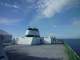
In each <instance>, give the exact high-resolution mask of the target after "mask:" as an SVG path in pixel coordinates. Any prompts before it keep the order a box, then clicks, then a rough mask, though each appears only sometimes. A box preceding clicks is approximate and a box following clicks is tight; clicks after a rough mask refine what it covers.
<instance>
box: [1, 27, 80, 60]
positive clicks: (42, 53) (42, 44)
mask: <svg viewBox="0 0 80 60" xmlns="http://www.w3.org/2000/svg"><path fill="white" fill-rule="evenodd" d="M4 50H5V52H6V53H5V54H6V57H8V60H80V57H79V56H78V55H77V53H76V52H75V51H74V50H73V49H72V48H71V47H70V46H69V45H68V44H67V43H66V42H65V41H63V40H57V39H56V38H55V37H53V36H50V37H49V36H48V37H41V36H40V32H39V29H37V28H28V29H27V30H26V33H25V36H23V37H19V38H17V39H16V43H15V45H10V46H6V47H5V48H4ZM1 52H4V51H3V50H2V48H0V54H1ZM0 56H1V55H0ZM3 56H5V55H2V56H1V57H0V58H1V59H2V58H4V57H3ZM1 59H0V60H1ZM5 60H7V59H5Z"/></svg>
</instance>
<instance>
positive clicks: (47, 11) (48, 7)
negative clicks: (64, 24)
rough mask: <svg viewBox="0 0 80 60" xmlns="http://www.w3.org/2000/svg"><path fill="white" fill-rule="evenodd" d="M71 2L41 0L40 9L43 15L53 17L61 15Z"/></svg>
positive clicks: (64, 0) (67, 0) (65, 0)
mask: <svg viewBox="0 0 80 60" xmlns="http://www.w3.org/2000/svg"><path fill="white" fill-rule="evenodd" d="M69 2H70V0H41V1H40V2H39V3H38V7H39V10H40V11H41V13H42V15H44V16H46V17H51V16H54V15H55V14H56V13H59V12H60V11H61V10H62V9H63V8H64V7H65V6H66V5H67V4H69Z"/></svg>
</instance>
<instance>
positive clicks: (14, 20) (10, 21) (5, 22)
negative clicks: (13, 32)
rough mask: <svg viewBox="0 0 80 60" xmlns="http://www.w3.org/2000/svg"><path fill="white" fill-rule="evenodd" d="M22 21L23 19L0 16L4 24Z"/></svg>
mask: <svg viewBox="0 0 80 60" xmlns="http://www.w3.org/2000/svg"><path fill="white" fill-rule="evenodd" d="M20 21H21V20H19V19H8V18H0V24H3V25H9V24H10V25H11V24H14V23H17V22H20Z"/></svg>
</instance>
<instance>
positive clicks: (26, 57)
mask: <svg viewBox="0 0 80 60" xmlns="http://www.w3.org/2000/svg"><path fill="white" fill-rule="evenodd" d="M5 50H6V52H7V54H8V58H9V60H68V55H67V53H66V52H65V47H64V44H53V45H35V46H26V45H13V46H7V47H6V48H5Z"/></svg>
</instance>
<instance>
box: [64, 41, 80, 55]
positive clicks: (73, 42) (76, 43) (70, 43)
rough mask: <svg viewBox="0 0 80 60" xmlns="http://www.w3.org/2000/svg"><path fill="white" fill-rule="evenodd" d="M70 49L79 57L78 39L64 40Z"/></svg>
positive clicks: (79, 45) (79, 46) (79, 44)
mask: <svg viewBox="0 0 80 60" xmlns="http://www.w3.org/2000/svg"><path fill="white" fill-rule="evenodd" d="M64 41H65V42H67V43H68V44H69V45H70V47H71V48H72V49H73V50H74V51H75V52H76V53H77V54H78V55H79V56H80V39H64Z"/></svg>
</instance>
